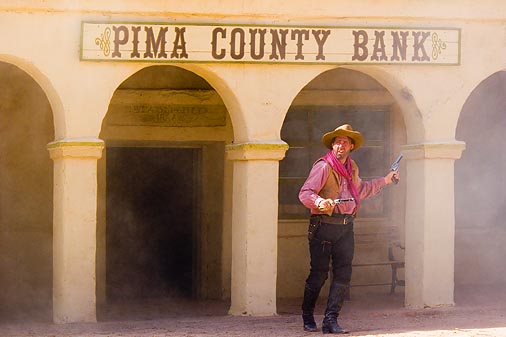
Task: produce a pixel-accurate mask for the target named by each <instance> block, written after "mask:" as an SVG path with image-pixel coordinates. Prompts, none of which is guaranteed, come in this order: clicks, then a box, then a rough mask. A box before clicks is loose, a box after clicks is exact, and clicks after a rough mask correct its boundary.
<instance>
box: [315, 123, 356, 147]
mask: <svg viewBox="0 0 506 337" xmlns="http://www.w3.org/2000/svg"><path fill="white" fill-rule="evenodd" d="M337 136H346V137H350V138H351V139H352V140H353V144H355V146H354V148H353V150H357V149H358V148H359V147H361V146H362V143H363V142H364V137H362V134H361V133H360V132H358V131H353V128H352V127H351V125H350V124H343V125H341V126H338V127H337V128H336V129H335V130H334V131H331V132H327V133H326V134H324V135H323V137H322V143H323V145H325V146H326V147H327V148H329V149H332V140H333V139H334V138H336V137H337Z"/></svg>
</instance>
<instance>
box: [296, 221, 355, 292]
mask: <svg viewBox="0 0 506 337" xmlns="http://www.w3.org/2000/svg"><path fill="white" fill-rule="evenodd" d="M354 251H355V238H354V232H353V222H352V223H348V224H346V225H336V224H326V223H321V225H320V227H319V228H318V230H317V232H316V234H315V237H314V238H313V239H312V240H310V241H309V254H310V257H311V270H310V272H309V276H308V278H307V279H306V287H308V288H309V289H311V290H313V291H319V290H320V289H321V288H322V286H323V284H324V283H325V281H326V280H327V277H328V273H329V266H330V263H331V262H332V277H333V278H332V282H337V283H340V284H343V285H349V284H350V281H351V264H352V260H353V254H354Z"/></svg>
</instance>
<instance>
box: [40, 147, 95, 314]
mask: <svg viewBox="0 0 506 337" xmlns="http://www.w3.org/2000/svg"><path fill="white" fill-rule="evenodd" d="M103 148H104V143H103V141H102V140H100V139H96V138H93V139H65V140H60V141H56V142H53V143H50V144H48V150H49V154H50V157H51V159H53V161H54V206H53V216H54V220H53V221H54V223H53V321H54V322H55V323H71V322H96V294H95V289H96V286H95V283H96V282H95V281H96V272H95V270H96V269H95V264H96V263H95V261H96V224H97V221H96V218H97V160H98V159H99V158H100V157H101V155H102V150H103Z"/></svg>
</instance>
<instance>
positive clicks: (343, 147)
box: [299, 124, 399, 334]
mask: <svg viewBox="0 0 506 337" xmlns="http://www.w3.org/2000/svg"><path fill="white" fill-rule="evenodd" d="M363 142H364V138H363V137H362V134H361V133H360V132H358V131H354V130H353V128H352V127H351V125H349V124H344V125H341V126H339V127H337V128H336V129H335V130H334V131H331V132H328V133H326V134H324V135H323V137H322V143H323V145H325V146H326V147H327V148H328V149H330V151H329V152H328V153H327V154H326V155H324V156H323V157H322V158H320V159H318V160H317V161H316V163H315V164H314V165H313V168H312V169H311V172H310V173H309V176H308V178H307V180H306V182H305V183H304V185H303V186H302V188H301V190H300V193H299V199H300V201H301V202H302V203H303V204H304V206H306V207H307V208H309V209H310V210H311V218H310V225H309V230H308V239H309V254H310V258H311V262H310V263H311V270H310V272H309V276H308V278H307V279H306V284H305V289H304V300H303V303H302V319H303V321H304V330H305V331H311V332H313V331H318V329H317V326H316V323H315V320H314V317H313V311H314V307H315V304H316V300H317V299H318V295H319V294H320V289H321V288H322V286H323V284H324V283H325V281H326V279H327V276H328V272H329V264H330V261H331V258H332V280H331V284H330V289H329V296H328V299H327V309H326V310H325V316H324V319H323V323H322V332H323V333H332V334H340V333H348V331H346V330H344V329H343V328H341V327H340V326H339V324H338V322H337V317H338V316H339V312H340V310H341V307H342V305H343V302H344V297H345V293H346V290H347V288H348V286H349V284H350V280H351V264H352V260H353V254H354V244H355V242H354V233H353V220H354V218H355V216H356V215H357V210H358V208H359V206H360V200H361V199H364V198H367V197H370V196H373V195H375V194H377V193H379V192H380V191H381V190H382V189H383V187H385V186H386V185H388V184H391V183H392V182H393V180H394V179H395V180H397V179H399V175H398V172H397V171H391V172H389V173H388V174H387V175H386V176H385V177H383V178H378V179H373V180H371V181H367V182H365V181H362V180H361V179H360V177H359V172H358V167H357V165H356V164H355V162H354V161H353V160H352V159H351V158H350V157H349V155H350V152H351V151H355V150H357V149H358V148H360V146H362V143H363ZM336 199H348V201H344V202H339V201H338V202H337V204H336V202H335V200H336Z"/></svg>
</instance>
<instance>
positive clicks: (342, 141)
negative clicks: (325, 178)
mask: <svg viewBox="0 0 506 337" xmlns="http://www.w3.org/2000/svg"><path fill="white" fill-rule="evenodd" d="M354 147H355V145H354V144H353V143H352V142H351V139H350V138H348V137H346V136H337V137H336V138H334V141H333V142H332V151H334V154H335V155H336V157H337V159H339V160H340V161H342V162H344V161H345V160H346V158H348V155H349V154H350V152H351V150H353V148H354Z"/></svg>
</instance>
